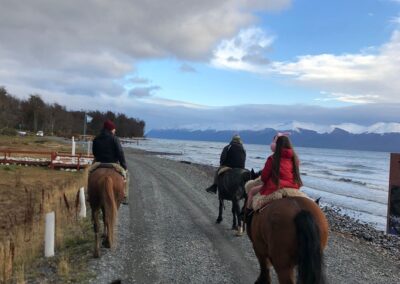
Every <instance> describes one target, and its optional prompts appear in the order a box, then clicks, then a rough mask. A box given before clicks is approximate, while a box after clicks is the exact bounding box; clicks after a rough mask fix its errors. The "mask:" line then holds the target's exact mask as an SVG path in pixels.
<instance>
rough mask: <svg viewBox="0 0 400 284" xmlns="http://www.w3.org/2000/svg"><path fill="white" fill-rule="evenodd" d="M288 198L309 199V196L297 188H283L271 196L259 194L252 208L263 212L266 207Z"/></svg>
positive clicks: (255, 197)
mask: <svg viewBox="0 0 400 284" xmlns="http://www.w3.org/2000/svg"><path fill="white" fill-rule="evenodd" d="M287 197H304V198H309V197H308V196H307V194H305V193H304V192H302V191H300V190H298V189H296V188H281V189H278V190H277V191H275V192H273V193H271V194H269V195H261V194H259V193H258V194H256V195H255V196H254V197H253V204H252V206H253V209H254V211H261V210H262V209H264V208H265V207H266V206H268V205H269V204H271V203H272V202H273V201H275V200H278V199H282V198H287Z"/></svg>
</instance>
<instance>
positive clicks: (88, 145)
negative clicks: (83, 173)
mask: <svg viewBox="0 0 400 284" xmlns="http://www.w3.org/2000/svg"><path fill="white" fill-rule="evenodd" d="M91 142H92V141H90V140H88V142H87V155H88V156H89V155H90V144H91Z"/></svg>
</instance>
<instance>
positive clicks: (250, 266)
mask: <svg viewBox="0 0 400 284" xmlns="http://www.w3.org/2000/svg"><path fill="white" fill-rule="evenodd" d="M127 160H128V165H129V171H130V173H131V187H130V204H129V206H122V207H121V209H120V212H119V225H118V241H117V242H118V247H117V248H116V249H115V250H114V251H111V252H110V251H106V250H104V249H103V250H102V254H103V255H102V257H101V259H99V260H93V261H92V262H91V264H90V266H91V268H92V269H93V270H94V271H95V273H96V275H97V277H96V279H93V283H110V282H111V281H113V280H116V279H121V280H122V282H123V283H254V281H255V280H256V278H257V276H258V271H259V269H258V263H257V260H256V258H255V256H254V253H253V250H252V247H251V244H250V241H249V240H248V238H247V236H243V237H236V236H235V235H234V233H233V231H231V230H230V227H231V222H232V219H231V218H232V217H231V212H230V209H231V206H230V204H228V203H227V204H226V210H225V212H224V221H223V222H222V224H220V225H216V224H215V219H216V217H217V204H218V201H217V197H216V195H212V194H209V193H206V192H205V191H204V188H206V187H207V186H208V185H209V182H210V181H211V179H212V176H211V174H210V171H206V170H204V169H203V168H202V167H198V166H196V165H188V164H184V163H179V162H174V161H170V160H166V159H161V158H157V157H155V156H154V155H148V154H145V153H141V152H135V153H131V154H128V155H127ZM325 262H326V273H327V278H328V281H329V283H398V279H400V265H399V262H398V261H395V260H393V259H391V258H389V257H388V256H385V255H384V254H382V253H381V252H380V251H376V250H375V249H374V248H372V247H370V246H368V244H367V243H364V242H362V241H358V240H354V239H352V238H348V237H345V236H343V235H340V234H336V233H332V234H331V236H330V240H329V247H328V249H327V250H326V254H325ZM274 281H275V282H274V283H276V279H274Z"/></svg>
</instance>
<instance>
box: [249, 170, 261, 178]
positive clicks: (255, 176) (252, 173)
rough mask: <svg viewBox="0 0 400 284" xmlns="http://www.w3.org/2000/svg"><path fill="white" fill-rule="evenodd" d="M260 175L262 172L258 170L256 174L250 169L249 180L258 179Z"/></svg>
mask: <svg viewBox="0 0 400 284" xmlns="http://www.w3.org/2000/svg"><path fill="white" fill-rule="evenodd" d="M261 173H262V170H259V171H258V172H255V171H254V169H253V168H251V171H250V179H256V178H258V177H259V176H260V175H261Z"/></svg>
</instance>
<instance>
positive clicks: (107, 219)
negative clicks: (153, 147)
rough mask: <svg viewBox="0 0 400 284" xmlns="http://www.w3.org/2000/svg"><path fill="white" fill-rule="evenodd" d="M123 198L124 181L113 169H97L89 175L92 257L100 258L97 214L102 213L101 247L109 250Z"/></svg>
mask: <svg viewBox="0 0 400 284" xmlns="http://www.w3.org/2000/svg"><path fill="white" fill-rule="evenodd" d="M123 197H124V179H123V177H122V176H121V175H120V174H119V173H117V172H116V171H115V170H114V169H113V168H97V169H96V170H95V171H93V172H92V173H91V174H90V175H89V182H88V199H89V203H90V207H91V208H92V220H93V229H94V234H95V248H94V257H99V256H100V241H99V214H100V209H101V211H102V212H103V222H104V235H103V238H104V240H103V245H104V246H105V247H107V248H111V247H112V246H113V243H114V225H115V223H116V219H117V212H118V209H119V206H120V203H121V201H122V199H123Z"/></svg>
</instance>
